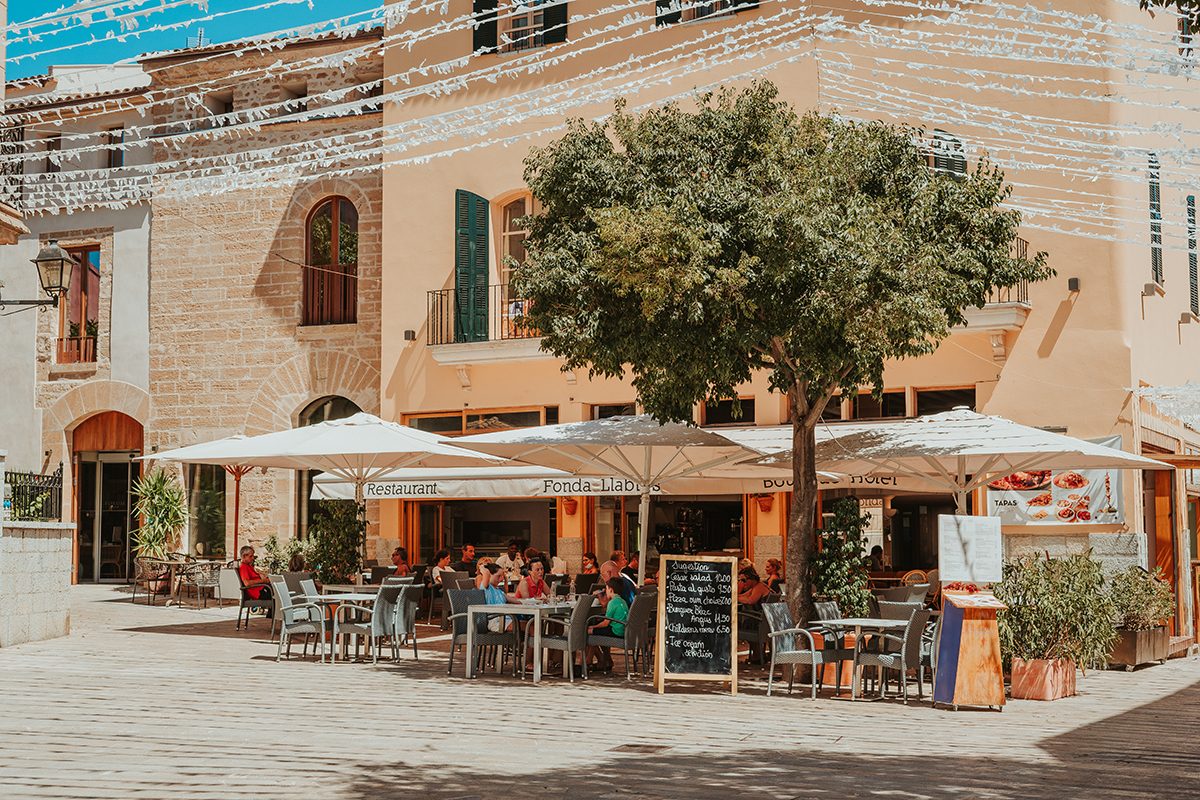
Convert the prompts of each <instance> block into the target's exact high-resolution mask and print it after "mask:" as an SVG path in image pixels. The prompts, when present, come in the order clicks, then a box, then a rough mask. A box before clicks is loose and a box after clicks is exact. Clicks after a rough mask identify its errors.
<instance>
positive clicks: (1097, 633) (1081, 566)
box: [994, 550, 1117, 700]
mask: <svg viewBox="0 0 1200 800" xmlns="http://www.w3.org/2000/svg"><path fill="white" fill-rule="evenodd" d="M994 588H995V592H996V597H998V598H999V599H1000V600H1002V601H1003V602H1004V603H1005V604H1007V605H1008V608H1007V610H1004V611H1001V612H1000V613H999V615H998V618H999V623H1000V650H1001V654H1002V656H1003V658H1004V661H1005V662H1008V663H1010V664H1011V672H1012V696H1013V697H1014V698H1019V699H1027V700H1055V699H1057V698H1059V697H1069V696H1070V695H1073V694H1075V668H1076V666H1078V667H1080V668H1082V669H1084V670H1086V668H1087V667H1089V666H1092V665H1095V664H1100V665H1102V664H1104V663H1105V662H1106V660H1107V657H1108V651H1109V648H1110V647H1111V646H1112V643H1113V640H1114V639H1116V636H1117V631H1116V626H1115V625H1114V624H1113V617H1114V606H1113V601H1112V596H1111V594H1110V593H1109V591H1108V587H1107V581H1106V580H1105V577H1104V571H1103V568H1102V566H1101V564H1100V562H1098V561H1096V560H1094V559H1093V558H1092V554H1091V551H1090V550H1089V551H1088V552H1086V553H1080V554H1077V555H1071V556H1066V557H1065V558H1050V557H1049V555H1048V554H1047V556H1046V558H1042V557H1041V556H1038V555H1031V556H1022V557H1020V558H1018V559H1016V560H1015V561H1010V562H1008V563H1006V564H1005V565H1004V573H1003V580H1002V581H1001V582H1000V583H999V584H998V585H997V586H995V587H994Z"/></svg>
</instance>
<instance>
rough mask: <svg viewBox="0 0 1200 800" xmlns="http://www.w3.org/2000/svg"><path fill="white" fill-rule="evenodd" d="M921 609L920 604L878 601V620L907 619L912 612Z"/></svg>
mask: <svg viewBox="0 0 1200 800" xmlns="http://www.w3.org/2000/svg"><path fill="white" fill-rule="evenodd" d="M920 608H921V604H920V603H914V602H903V603H893V602H889V601H887V600H880V601H879V618H880V619H908V618H909V617H911V616H912V612H914V611H916V610H918V609H920Z"/></svg>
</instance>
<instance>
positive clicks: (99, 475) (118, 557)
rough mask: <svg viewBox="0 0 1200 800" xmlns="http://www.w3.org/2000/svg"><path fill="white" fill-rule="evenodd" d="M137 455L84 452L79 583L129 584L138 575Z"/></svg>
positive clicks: (79, 517)
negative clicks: (135, 560)
mask: <svg viewBox="0 0 1200 800" xmlns="http://www.w3.org/2000/svg"><path fill="white" fill-rule="evenodd" d="M136 455H137V453H130V452H116V453H82V454H81V455H80V480H79V486H80V491H79V506H80V508H79V516H78V519H79V580H80V581H121V582H125V581H128V580H129V578H130V577H131V576H132V574H133V572H132V569H131V567H132V561H133V549H132V546H131V543H130V537H131V534H132V533H133V532H134V531H135V530H136V528H137V520H136V515H135V514H134V513H133V502H134V501H133V496H132V491H133V482H134V481H135V480H136V479H137V478H138V476H139V475H140V474H141V464H139V463H137V462H134V461H133V460H132V459H133V457H134V456H136Z"/></svg>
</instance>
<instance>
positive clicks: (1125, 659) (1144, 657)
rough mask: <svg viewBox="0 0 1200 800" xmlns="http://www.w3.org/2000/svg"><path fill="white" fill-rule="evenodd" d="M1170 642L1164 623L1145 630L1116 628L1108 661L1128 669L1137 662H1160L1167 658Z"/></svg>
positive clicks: (1136, 664)
mask: <svg viewBox="0 0 1200 800" xmlns="http://www.w3.org/2000/svg"><path fill="white" fill-rule="evenodd" d="M1170 643H1171V637H1170V634H1169V633H1168V632H1167V626H1166V625H1159V626H1158V627H1157V628H1151V629H1149V630H1145V631H1131V630H1126V629H1125V628H1118V629H1117V641H1116V643H1115V644H1114V645H1113V649H1112V653H1111V654H1110V655H1109V657H1108V663H1109V664H1114V665H1123V666H1124V667H1125V669H1126V670H1128V671H1132V670H1133V668H1134V667H1136V666H1138V665H1139V664H1150V663H1153V662H1155V661H1157V662H1159V663H1160V664H1162V663H1164V662H1166V660H1167V650H1168V648H1169V646H1170Z"/></svg>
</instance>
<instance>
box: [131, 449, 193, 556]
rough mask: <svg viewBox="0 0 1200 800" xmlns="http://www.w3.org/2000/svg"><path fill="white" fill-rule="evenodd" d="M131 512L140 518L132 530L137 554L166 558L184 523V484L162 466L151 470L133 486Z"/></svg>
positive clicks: (185, 518)
mask: <svg viewBox="0 0 1200 800" xmlns="http://www.w3.org/2000/svg"><path fill="white" fill-rule="evenodd" d="M133 493H134V494H135V495H136V496H137V502H136V503H135V504H134V507H133V510H134V512H135V513H136V514H137V515H138V516H139V517H140V518H141V525H140V527H139V528H138V529H137V530H136V531H134V533H133V536H132V538H133V544H134V547H135V549H136V550H137V554H138V556H141V557H144V558H165V557H166V555H167V553H168V552H169V551H171V550H177V549H178V548H179V534H180V532H181V531H182V530H183V529H184V527H185V526H186V525H187V522H188V510H187V498H186V496H185V495H184V491H183V487H182V486H180V485H179V482H178V481H176V480H175V478H174V476H172V475H168V474H167V473H166V471H164V470H163V469H161V468H160V469H152V470H150V471H149V472H147V473H146V474H145V475H144V476H142V477H141V478H139V479H138V480H137V482H135V483H134V485H133Z"/></svg>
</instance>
